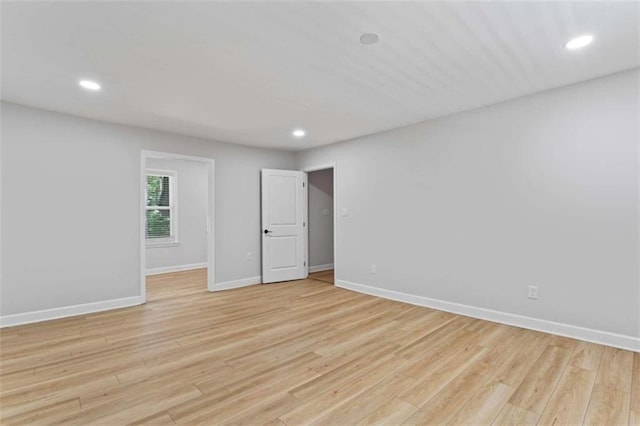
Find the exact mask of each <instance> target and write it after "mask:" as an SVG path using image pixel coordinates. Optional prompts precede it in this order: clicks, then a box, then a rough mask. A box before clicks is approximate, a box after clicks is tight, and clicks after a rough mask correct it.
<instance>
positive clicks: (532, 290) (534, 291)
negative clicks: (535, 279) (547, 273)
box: [527, 285, 538, 299]
mask: <svg viewBox="0 0 640 426" xmlns="http://www.w3.org/2000/svg"><path fill="white" fill-rule="evenodd" d="M527 297H528V298H529V299H537V298H538V286H537V285H530V286H529V288H528V293H527Z"/></svg>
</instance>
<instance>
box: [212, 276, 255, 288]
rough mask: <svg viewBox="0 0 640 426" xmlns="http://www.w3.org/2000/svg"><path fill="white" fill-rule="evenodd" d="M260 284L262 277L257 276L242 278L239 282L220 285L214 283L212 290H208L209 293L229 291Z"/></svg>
mask: <svg viewBox="0 0 640 426" xmlns="http://www.w3.org/2000/svg"><path fill="white" fill-rule="evenodd" d="M261 283H262V276H260V275H258V276H255V277H249V278H242V279H239V280H233V281H224V282H221V283H216V284H214V285H213V288H210V289H209V291H220V290H229V289H232V288H240V287H248V286H250V285H255V284H261Z"/></svg>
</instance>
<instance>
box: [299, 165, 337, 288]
mask: <svg viewBox="0 0 640 426" xmlns="http://www.w3.org/2000/svg"><path fill="white" fill-rule="evenodd" d="M305 171H306V172H307V178H308V185H309V186H308V196H307V202H308V221H309V224H308V225H309V226H308V230H307V232H308V238H307V242H308V261H309V278H310V279H313V280H317V281H322V282H325V283H329V284H334V283H335V247H334V235H335V223H334V217H335V211H334V206H335V202H334V197H335V194H334V188H335V185H334V168H333V167H331V166H330V167H327V168H319V169H312V170H305Z"/></svg>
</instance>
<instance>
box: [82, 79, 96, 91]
mask: <svg viewBox="0 0 640 426" xmlns="http://www.w3.org/2000/svg"><path fill="white" fill-rule="evenodd" d="M78 84H79V85H80V87H82V88H83V89H87V90H92V91H94V92H97V91H98V90H100V89H101V88H102V87H101V86H100V84H99V83H96V82H95V81H91V80H80V82H79V83H78Z"/></svg>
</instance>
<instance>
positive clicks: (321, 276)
mask: <svg viewBox="0 0 640 426" xmlns="http://www.w3.org/2000/svg"><path fill="white" fill-rule="evenodd" d="M309 278H311V279H313V280H318V281H323V282H325V283H329V284H333V283H335V277H334V273H333V269H331V270H328V271H320V272H313V273H311V274H309Z"/></svg>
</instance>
